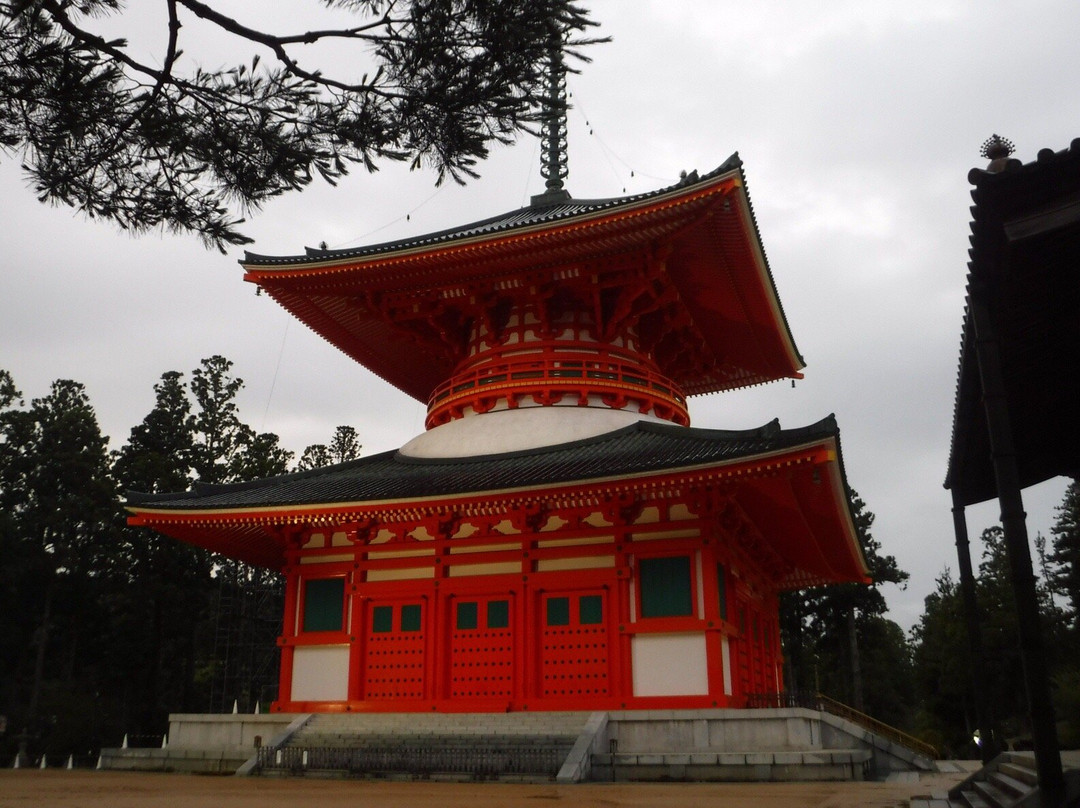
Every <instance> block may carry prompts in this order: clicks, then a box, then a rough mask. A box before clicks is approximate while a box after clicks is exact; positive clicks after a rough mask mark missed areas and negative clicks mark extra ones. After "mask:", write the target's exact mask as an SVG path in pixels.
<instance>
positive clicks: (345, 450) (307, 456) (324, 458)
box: [296, 426, 363, 471]
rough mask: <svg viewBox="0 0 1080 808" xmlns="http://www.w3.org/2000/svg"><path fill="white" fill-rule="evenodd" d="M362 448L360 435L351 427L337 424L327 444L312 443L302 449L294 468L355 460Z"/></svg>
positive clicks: (303, 468) (305, 469) (307, 467)
mask: <svg viewBox="0 0 1080 808" xmlns="http://www.w3.org/2000/svg"><path fill="white" fill-rule="evenodd" d="M362 448H363V446H361V445H360V436H359V435H357V433H356V430H355V429H354V428H353V427H351V426H339V427H338V428H337V429H335V430H334V437H333V438H332V439H331V440H330V445H329V446H327V445H326V444H325V443H313V444H311V445H310V446H308V447H307V448H306V449H304V452H303V454H301V455H300V460H299V461H298V462H297V464H296V470H297V471H307V470H308V469H317V468H322V467H324V466H331V465H333V464H335V463H344V462H345V461H347V460H355V459H356V458H358V457H359V456H360V450H361V449H362Z"/></svg>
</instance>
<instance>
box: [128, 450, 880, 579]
mask: <svg viewBox="0 0 1080 808" xmlns="http://www.w3.org/2000/svg"><path fill="white" fill-rule="evenodd" d="M694 489H707V490H715V491H719V492H720V493H721V495H723V496H729V497H731V499H732V501H733V502H736V503H737V504H738V507H739V508H740V509H741V510H742V511H743V512H744V513H745V514H746V517H747V519H748V521H749V523H750V524H751V525H752V526H753V528H752V529H753V532H754V536H755V541H759V542H764V543H765V544H766V545H768V554H769V556H770V558H772V559H773V560H774V561H776V560H778V559H779V560H781V562H780V563H781V564H782V566H783V567H784V572H783V573H782V574H780V575H779V576H778V577H777V578H776V580H775V581H774V583H775V585H776V586H777V588H780V589H786V588H801V587H805V586H813V585H818V584H825V583H837V582H849V581H857V582H868V581H869V578H868V568H867V566H866V561H865V559H864V557H863V554H862V550H861V548H860V546H859V541H858V538H857V534H856V532H855V528H854V522H853V519H852V514H851V510H850V505H849V501H848V496H847V488H846V483H845V481H844V475H843V470H842V467H841V463H840V460H839V454H838V445H837V443H836V441H835V439H831V438H830V439H826V440H821V441H815V442H812V443H808V444H806V445H803V446H799V447H795V448H788V449H784V450H778V451H776V452H770V453H766V454H762V455H760V456H756V457H754V458H752V459H743V460H736V461H731V462H723V463H710V464H701V465H697V466H691V467H686V468H678V469H671V470H666V471H662V472H655V471H653V472H645V473H640V474H632V475H625V476H619V477H607V478H599V479H590V480H586V481H567V482H563V483H559V484H557V485H538V486H522V487H519V488H508V489H501V490H493V491H475V492H469V493H467V494H459V495H454V496H445V497H416V498H403V499H397V500H382V501H363V502H335V503H317V504H308V505H290V506H274V507H259V508H210V509H205V510H184V511H176V510H169V509H168V508H155V507H152V506H139V505H129V506H128V507H127V510H128V511H129V512H130V513H131V516H130V517H129V523H130V524H132V525H135V526H143V527H149V528H152V529H154V530H155V531H158V532H160V533H164V534H166V535H169V536H172V537H174V538H177V539H180V540H182V541H185V542H188V543H191V544H195V545H197V546H200V547H204V548H206V549H209V550H211V551H214V552H219V553H222V554H224V555H226V556H228V557H231V558H237V559H240V560H242V561H246V562H248V563H252V564H256V565H258V566H263V567H268V568H272V569H281V568H282V567H283V565H284V563H285V549H286V537H287V535H288V534H289V532H290V530H304V529H308V528H318V527H330V526H334V525H341V524H346V523H350V522H364V521H365V520H370V519H375V520H379V521H386V522H400V521H410V520H414V521H419V520H423V519H427V518H431V517H438V516H444V517H445V516H446V515H447V514H458V515H460V516H461V517H462V518H464V519H466V520H467V519H468V518H470V517H473V518H491V517H498V516H501V515H505V514H506V513H508V512H511V511H513V510H514V509H519V508H523V507H526V506H529V505H531V504H534V503H537V502H544V503H546V504H548V505H549V506H552V507H554V508H592V507H595V508H598V509H599V508H601V507H602V506H603V504H604V503H605V502H607V501H609V500H610V499H611V498H613V497H614V498H618V497H620V496H626V495H631V496H632V495H639V494H644V495H646V496H652V497H657V498H660V499H666V498H671V499H677V498H678V497H680V496H685V494H686V492H687V491H688V490H694ZM505 540H506V537H502V538H501V539H500V541H505Z"/></svg>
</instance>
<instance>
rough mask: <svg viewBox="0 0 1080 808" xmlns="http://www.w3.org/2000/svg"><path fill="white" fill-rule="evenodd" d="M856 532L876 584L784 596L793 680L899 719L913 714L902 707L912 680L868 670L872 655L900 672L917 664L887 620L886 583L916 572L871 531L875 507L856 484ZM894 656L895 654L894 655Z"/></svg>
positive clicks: (873, 712)
mask: <svg viewBox="0 0 1080 808" xmlns="http://www.w3.org/2000/svg"><path fill="white" fill-rule="evenodd" d="M850 493H851V503H852V514H853V516H854V523H855V531H856V534H857V535H858V537H859V542H860V544H861V546H862V549H863V554H864V555H865V557H866V562H867V565H868V567H869V569H870V576H871V578H872V580H873V583H872V585H870V586H867V585H864V584H839V585H833V586H825V587H818V588H815V589H809V590H804V591H802V592H796V593H786V594H785V595H784V597H783V598H782V600H781V628H782V631H783V637H784V649H785V654H787V655H788V657H789V660H790V663H791V669H792V670H791V672H790V673H789V683H790V681H791V680H792V678H794V681H795V682H796V686H798V687H800V688H803V689H808V688H813V689H817V690H820V691H821V692H823V693H824V694H825V695H828V696H831V697H832V698H835V699H837V700H839V701H842V702H845V703H847V704H850V705H852V706H853V707H855V708H856V709H858V710H860V711H862V712H866V713H869V714H871V715H874V716H877V717H881V718H882V720H884V719H885V717H888V718H889V719H891V720H892V721H894V722H896V723H907V719H908V717H907V716H906V715H901V714H900V713H899V712H898V710H897V706H898V704H897V701H896V699H895V694H896V693H897V692H907V691H908V690H909V689H910V688H909V683H901V682H899V681H891V682H887V681H886V680H883V679H881V678H880V677H871V676H867V675H865V673H864V671H863V668H864V663H863V660H864V658H867V656H868V655H870V657H872V658H873V660H874V666H875V668H880V669H889V670H890V671H891V672H893V673H895V674H896V675H897V676H900V675H901V673H902V672H904V671H909V670H910V657H909V649H908V648H907V645H906V641H905V640H904V638H903V632H900V636H899V637H898V636H897V630H895V629H894V628H893V626H890V625H887V624H888V623H889V622H890V621H887V620H885V617H884V615H885V614H886V613H887V611H888V605H887V603H886V601H885V596H884V595H883V594H882V592H881V586H882V585H883V584H886V583H891V584H896V585H898V586H904V585H906V581H907V579H908V573H907V572H905V571H903V570H901V569H900V568H899V566H898V564H897V563H896V558H895V557H894V556H891V555H884V554H882V553H881V544H880V542H878V541H877V540H876V539H875V538H874V537H873V534H872V533H871V527H872V526H873V523H874V514H873V513H872V512H871V511H870V510H869V509H868V508H867V507H866V503H865V502H863V500H862V498H861V497H859V495H858V494H857V493H856V492H855V491H851V492H850ZM886 660H889V661H886Z"/></svg>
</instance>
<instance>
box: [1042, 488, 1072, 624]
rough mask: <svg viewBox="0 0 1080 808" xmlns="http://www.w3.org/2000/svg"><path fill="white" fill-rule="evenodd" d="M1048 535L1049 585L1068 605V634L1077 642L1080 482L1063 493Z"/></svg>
mask: <svg viewBox="0 0 1080 808" xmlns="http://www.w3.org/2000/svg"><path fill="white" fill-rule="evenodd" d="M1050 535H1051V536H1052V537H1053V545H1052V549H1051V551H1050V553H1049V554H1048V556H1047V558H1048V560H1049V562H1050V566H1051V577H1050V585H1051V588H1052V589H1053V590H1054V592H1056V593H1060V594H1061V595H1062V596H1063V597H1064V598H1066V600H1067V601H1068V604H1069V608H1068V614H1067V617H1068V619H1069V621H1070V627H1071V631H1072V633H1073V636H1074V637H1075V638H1076V640H1077V641H1080V482H1078V481H1076V480H1073V481H1072V482H1071V483H1070V484H1069V486H1068V488H1066V489H1065V498H1064V499H1063V500H1062V502H1061V504H1060V505H1059V506H1058V507H1057V520H1056V521H1055V522H1054V526H1053V527H1052V528H1050Z"/></svg>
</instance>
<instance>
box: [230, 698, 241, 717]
mask: <svg viewBox="0 0 1080 808" xmlns="http://www.w3.org/2000/svg"><path fill="white" fill-rule="evenodd" d="M239 706H240V705H239V704H237V702H236V699H233V703H232V714H233V715H236V714H237V713H238V712H240V710H238V709H237V708H238V707H239Z"/></svg>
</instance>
